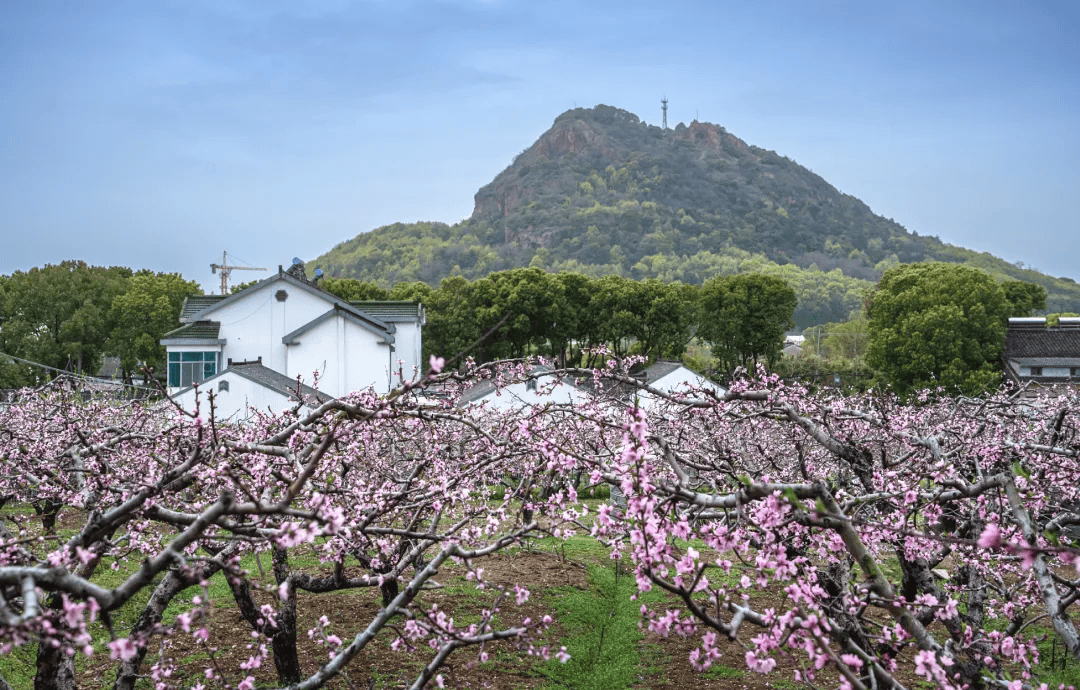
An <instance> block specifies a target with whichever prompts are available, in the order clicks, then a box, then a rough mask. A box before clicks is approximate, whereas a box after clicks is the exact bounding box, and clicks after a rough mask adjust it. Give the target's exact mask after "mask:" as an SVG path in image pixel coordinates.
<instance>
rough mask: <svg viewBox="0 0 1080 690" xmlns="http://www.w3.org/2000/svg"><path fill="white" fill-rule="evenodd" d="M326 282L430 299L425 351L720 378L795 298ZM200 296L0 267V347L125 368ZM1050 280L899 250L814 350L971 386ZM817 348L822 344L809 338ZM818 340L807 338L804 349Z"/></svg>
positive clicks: (76, 366) (119, 273) (81, 274)
mask: <svg viewBox="0 0 1080 690" xmlns="http://www.w3.org/2000/svg"><path fill="white" fill-rule="evenodd" d="M323 287H324V288H325V289H326V290H327V291H328V292H330V293H332V294H334V295H336V296H338V297H341V298H342V299H345V300H349V301H363V300H387V299H390V300H410V301H418V302H422V303H423V304H424V306H425V309H426V312H427V325H426V327H425V329H424V358H425V360H426V359H427V358H428V357H430V356H431V355H435V356H447V357H449V356H453V355H455V354H457V353H466V354H467V355H468V356H471V357H473V358H474V359H475V360H476V361H477V362H488V361H493V360H497V359H504V358H514V357H523V356H526V355H534V354H538V355H544V356H548V357H551V358H552V359H554V360H556V361H557V362H558V363H560V364H562V365H566V366H586V367H592V366H596V365H598V364H600V363H601V362H602V361H603V358H605V357H607V356H608V355H610V356H614V357H625V356H627V355H640V356H643V357H646V358H648V359H650V360H654V359H675V360H677V359H682V358H683V357H684V355H685V354H686V352H687V347H688V345H689V344H690V343H691V341H692V340H693V339H695V338H696V339H697V341H699V342H700V343H701V344H703V345H704V346H707V347H710V348H711V353H712V357H713V359H712V360H711V366H712V368H714V369H715V370H716V371H717V372H718V373H719V375H720V376H721V377H722V378H723V377H725V376H728V375H730V374H731V373H732V372H733V371H735V370H736V369H737V368H738V367H747V368H750V369H752V368H753V367H754V366H756V365H757V364H759V363H769V364H770V365H774V364H776V363H777V362H778V361H779V356H780V352H781V348H782V347H783V341H784V333H785V332H786V331H787V330H788V329H790V328H792V327H793V326H795V323H794V320H793V314H794V313H795V310H796V309H797V307H798V304H799V298H798V296H797V292H796V290H795V289H793V287H792V286H791V285H790V284H789V283H788V282H787V281H786V280H784V279H783V278H782V277H780V276H776V275H766V274H762V273H742V274H737V275H729V276H717V277H714V278H711V279H709V280H706V281H705V282H704V283H703V284H702V285H692V284H687V283H682V282H679V281H673V282H664V281H661V280H659V279H656V278H648V279H644V280H633V279H630V278H626V277H623V276H619V275H607V276H601V277H591V276H588V275H585V274H582V273H575V272H570V271H563V272H560V273H551V272H547V271H544V270H542V269H540V268H536V267H532V268H518V269H511V270H507V271H500V272H496V273H491V274H489V275H487V276H485V277H483V278H478V279H475V280H471V281H470V280H467V279H465V278H464V277H461V276H453V277H450V278H445V279H444V280H443V281H442V282H441V283H440V284H439V286H438V287H431V286H430V285H428V284H426V283H423V282H418V281H417V282H402V283H398V284H396V285H394V286H393V287H391V288H389V289H387V288H383V287H380V286H379V285H377V284H375V283H373V282H369V281H361V280H357V279H352V278H328V279H326V280H325V281H324V282H323ZM198 294H202V290H201V289H200V287H199V286H198V284H197V283H195V282H194V281H187V280H184V279H183V278H182V277H181V276H180V275H179V274H175V273H154V272H151V271H147V270H140V271H133V270H132V269H130V268H125V267H118V266H113V267H107V268H106V267H99V266H89V265H87V264H86V263H85V262H82V261H65V262H63V263H60V264H58V265H48V266H45V267H43V268H32V269H30V270H29V271H25V272H24V271H16V272H15V273H13V274H12V275H10V276H0V353H3V354H5V355H9V356H14V357H17V358H20V359H23V360H28V361H31V362H36V363H39V364H42V365H45V366H47V367H51V368H53V369H55V370H60V371H70V372H74V373H88V374H95V373H97V371H98V369H99V367H100V365H101V363H102V360H103V358H104V357H105V356H106V355H113V356H116V357H118V358H119V361H120V368H121V372H122V375H123V378H124V379H125V380H127V381H133V380H134V379H135V378H137V377H139V376H141V377H142V378H143V379H144V381H145V380H148V379H149V376H151V375H152V374H150V373H149V372H148V371H147V370H146V369H144V367H145V366H146V365H149V367H150V369H151V370H152V369H155V368H160V367H159V364H160V363H161V362H162V361H163V360H164V357H165V352H164V348H163V347H162V346H161V345H159V344H158V343H159V340H160V338H161V337H162V336H163V335H164V334H165V333H167V332H168V331H170V330H172V329H174V328H176V327H177V326H178V325H179V315H180V310H181V308H182V306H183V302H184V299H185V298H186V297H188V296H192V295H198ZM1046 304H1047V292H1046V290H1045V289H1044V288H1043V287H1041V286H1039V285H1035V284H1032V283H1026V282H1022V281H1005V282H998V280H996V279H995V278H994V277H993V276H991V275H990V274H988V273H986V272H984V271H981V270H978V269H975V268H971V267H967V266H961V265H958V264H946V263H930V264H903V265H899V266H895V267H893V268H890V269H889V270H888V271H886V272H885V274H884V276H883V277H882V280H881V282H880V283H879V284H878V285H877V287H876V288H874V289H872V290H866V291H864V293H863V306H864V309H863V310H858V309H856V310H853V312H852V316H853V317H854V318H853V319H852V320H850V321H848V322H843V323H836V324H831V325H829V326H827V327H826V330H827V331H828V332H829V333H830V335H829V336H827V337H825V338H824V340H821V339H820V338H818V337H817V336H818V334H817V333H815V332H810V333H808V335H809V336H810V339H811V340H810V342H811V343H812V344H813V345H814V347H815V348H816V349H821V350H822V352H817V354H827V353H828V352H833V353H841V356H840V358H841V359H844V358H848V355H846V354H843V353H846V352H848V351H850V352H851V356H850V358H851V359H860V360H862V361H864V362H865V364H866V365H868V366H869V367H870V368H872V369H873V370H874V372H875V379H874V382H875V383H883V384H888V385H891V386H892V387H893V389H894V390H895V391H896V392H898V393H901V394H908V393H911V392H913V391H915V390H918V389H921V388H926V387H937V386H944V387H945V388H947V389H950V390H960V391H963V392H965V393H976V392H979V391H983V390H988V389H992V388H995V387H996V386H997V385H998V384H999V383H1000V380H1001V379H1000V372H1001V366H1000V362H999V358H1000V355H1001V352H1002V348H1003V346H1004V338H1005V329H1006V325H1007V320H1008V318H1009V317H1010V316H1029V315H1031V314H1032V313H1033V312H1036V311H1043V310H1045V309H1046ZM819 346H820V347H819ZM815 351H816V350H815ZM43 376H45V377H48V376H49V374H47V373H46V371H44V370H41V369H39V368H35V367H32V366H30V365H27V364H24V363H21V362H18V361H14V360H10V359H8V358H7V357H0V387H3V388H15V387H21V386H26V385H31V384H33V383H34V382H35V380H38V379H40V378H42V377H43Z"/></svg>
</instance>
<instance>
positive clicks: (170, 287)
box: [106, 271, 202, 381]
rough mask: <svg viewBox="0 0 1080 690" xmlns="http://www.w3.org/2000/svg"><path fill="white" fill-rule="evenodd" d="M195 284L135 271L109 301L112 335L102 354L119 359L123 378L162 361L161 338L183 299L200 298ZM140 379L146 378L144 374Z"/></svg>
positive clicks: (173, 323)
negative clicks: (119, 291)
mask: <svg viewBox="0 0 1080 690" xmlns="http://www.w3.org/2000/svg"><path fill="white" fill-rule="evenodd" d="M201 294H202V288H200V287H199V285H198V283H196V282H194V281H191V280H184V279H183V278H182V277H181V276H180V275H179V274H178V273H152V272H150V271H139V272H138V273H136V274H135V275H134V276H132V278H131V280H130V282H129V284H128V288H127V290H126V291H125V292H124V293H123V294H120V295H117V296H116V297H115V298H114V299H113V301H112V307H111V314H110V319H111V321H112V323H113V328H112V332H111V333H110V335H109V342H108V346H107V349H106V351H107V352H108V354H111V355H115V356H118V357H119V358H120V368H121V370H122V371H123V376H124V379H125V380H127V381H130V380H131V378H132V374H133V373H134V372H135V371H136V370H137V369H139V368H140V367H151V368H154V367H157V366H158V365H160V364H163V363H164V361H165V347H164V346H163V345H160V344H159V342H158V341H159V340H161V336H163V335H164V334H165V333H167V332H168V331H170V330H172V329H173V328H175V327H176V324H177V323H178V322H179V320H180V310H181V309H182V308H183V305H184V299H185V298H186V297H190V296H192V295H201ZM143 380H144V381H147V380H148V376H147V375H146V374H144V376H143Z"/></svg>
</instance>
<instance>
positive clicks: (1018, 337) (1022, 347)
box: [1005, 328, 1080, 359]
mask: <svg viewBox="0 0 1080 690" xmlns="http://www.w3.org/2000/svg"><path fill="white" fill-rule="evenodd" d="M1005 357H1006V358H1007V359H1021V358H1028V357H1068V358H1076V357H1080V330H1078V329H1072V328H1065V329H1061V328H1010V329H1009V330H1008V332H1007V333H1006V334H1005Z"/></svg>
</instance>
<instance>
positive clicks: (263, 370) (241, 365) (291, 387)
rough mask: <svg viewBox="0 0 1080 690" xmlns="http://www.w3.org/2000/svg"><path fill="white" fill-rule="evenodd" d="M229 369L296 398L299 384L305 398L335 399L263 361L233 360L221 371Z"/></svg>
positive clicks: (321, 401)
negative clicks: (298, 382)
mask: <svg viewBox="0 0 1080 690" xmlns="http://www.w3.org/2000/svg"><path fill="white" fill-rule="evenodd" d="M229 371H232V372H234V373H236V374H239V375H240V376H243V377H244V378H246V379H248V380H250V381H254V382H255V383H259V384H262V385H263V386H266V387H267V388H269V389H271V390H274V391H277V392H278V393H281V394H282V395H285V396H289V397H292V398H296V392H297V386H299V389H300V393H301V394H302V395H303V396H304V400H311V401H318V402H320V403H323V402H326V401H328V400H333V399H334V397H333V396H332V395H327V394H326V393H323V392H322V391H317V390H315V389H314V388H312V387H311V386H308V385H305V384H302V383H301V384H297V382H296V379H294V378H289V377H288V376H286V375H285V374H279V373H278V372H276V371H274V370H273V369H270V368H269V367H265V366H263V365H262V363H261V362H232V363H230V364H229V367H228V368H227V369H225V370H224V371H222V372H221V373H222V374H224V373H226V372H229ZM219 375H220V374H219Z"/></svg>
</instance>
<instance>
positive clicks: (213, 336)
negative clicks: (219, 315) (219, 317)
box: [161, 321, 221, 340]
mask: <svg viewBox="0 0 1080 690" xmlns="http://www.w3.org/2000/svg"><path fill="white" fill-rule="evenodd" d="M220 330H221V324H220V323H219V322H217V321H196V322H194V323H189V324H187V325H185V326H181V327H180V328H177V329H176V330H175V331H169V332H168V333H166V334H165V335H163V336H162V337H161V339H162V340H170V339H173V338H184V339H199V340H217V339H218V332H219V331H220Z"/></svg>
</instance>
